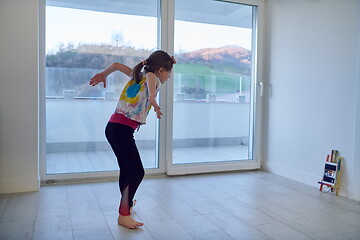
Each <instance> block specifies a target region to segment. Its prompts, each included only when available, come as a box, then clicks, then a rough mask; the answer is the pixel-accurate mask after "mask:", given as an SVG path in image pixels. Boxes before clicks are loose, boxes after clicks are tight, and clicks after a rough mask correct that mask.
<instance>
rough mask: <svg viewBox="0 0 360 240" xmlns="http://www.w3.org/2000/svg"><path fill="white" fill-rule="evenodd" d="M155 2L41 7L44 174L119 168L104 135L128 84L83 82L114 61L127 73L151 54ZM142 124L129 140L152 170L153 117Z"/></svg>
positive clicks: (59, 0)
mask: <svg viewBox="0 0 360 240" xmlns="http://www.w3.org/2000/svg"><path fill="white" fill-rule="evenodd" d="M157 4H158V1H157V0H141V1H136V3H133V2H132V1H128V0H117V1H81V2H79V1H75V0H56V1H55V0H48V1H46V149H47V162H46V166H47V174H59V173H78V172H94V171H110V170H117V169H118V165H117V161H116V158H115V155H114V154H113V152H112V151H111V148H110V145H109V144H108V143H107V141H106V138H105V134H104V129H105V126H106V124H107V121H108V120H109V118H110V116H111V114H112V113H113V112H114V110H115V107H116V104H117V99H118V97H119V95H120V92H121V90H122V88H123V87H124V85H125V83H126V82H127V81H128V80H129V79H128V77H127V76H125V75H124V74H122V73H120V72H116V73H113V74H112V75H110V76H109V78H108V84H107V87H106V88H103V86H95V87H91V86H90V85H89V81H90V78H91V77H92V76H93V75H95V74H96V73H98V72H100V71H102V70H103V69H104V68H105V67H106V66H108V65H110V64H111V63H113V62H121V63H124V64H126V65H128V66H129V67H133V66H134V65H135V64H137V62H139V61H141V60H143V59H145V58H147V57H148V55H149V54H150V52H152V51H154V50H155V49H157V26H158V16H157V9H158V5H157ZM144 6H145V7H144ZM150 114H154V113H153V111H151V113H150ZM148 119H149V120H148V123H147V124H146V125H145V126H142V129H141V130H142V131H140V132H139V133H136V134H135V135H136V136H135V138H136V140H137V145H138V148H139V151H140V154H141V156H142V160H143V163H144V167H145V168H157V167H158V162H157V157H156V153H155V142H156V134H155V132H156V121H155V116H149V118H148Z"/></svg>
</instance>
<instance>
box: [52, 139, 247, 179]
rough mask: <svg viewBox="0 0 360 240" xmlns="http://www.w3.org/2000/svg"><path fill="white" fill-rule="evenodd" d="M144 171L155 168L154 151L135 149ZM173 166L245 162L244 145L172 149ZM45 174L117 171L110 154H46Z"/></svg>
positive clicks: (114, 161) (102, 152) (101, 152)
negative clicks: (137, 150)
mask: <svg viewBox="0 0 360 240" xmlns="http://www.w3.org/2000/svg"><path fill="white" fill-rule="evenodd" d="M139 152H140V155H141V158H142V162H143V165H144V168H146V169H149V168H157V163H156V161H155V159H156V158H155V149H139ZM173 159H174V163H175V164H181V163H199V162H219V161H231V160H247V159H248V147H247V146H244V145H232V146H217V147H188V148H174V150H173ZM46 169H47V174H61V173H82V172H97V171H111V170H118V169H119V168H118V164H117V160H116V158H115V155H114V153H113V152H112V151H97V152H95V151H91V152H59V153H47V155H46Z"/></svg>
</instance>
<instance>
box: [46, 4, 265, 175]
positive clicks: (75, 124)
mask: <svg viewBox="0 0 360 240" xmlns="http://www.w3.org/2000/svg"><path fill="white" fill-rule="evenodd" d="M45 2H46V7H45V16H46V17H45V31H44V32H45V33H44V38H45V43H46V44H45V45H46V49H45V53H46V56H45V62H46V68H45V69H46V70H45V73H46V74H45V80H44V81H45V83H46V161H45V163H44V164H45V165H46V167H45V169H46V172H45V175H46V174H47V175H51V176H52V177H54V178H56V175H57V176H59V175H62V174H68V173H74V174H79V173H80V174H81V173H99V172H109V171H110V172H114V173H115V171H117V170H118V166H117V162H116V159H115V156H114V154H113V153H112V151H111V148H110V146H109V145H108V143H107V141H106V139H105V136H104V128H105V126H106V123H107V121H108V119H109V117H110V116H111V114H112V113H113V111H114V109H115V106H116V103H117V99H118V97H119V94H120V92H121V90H122V88H123V86H124V85H125V83H126V81H127V80H128V78H127V77H126V76H125V75H123V74H121V73H119V72H117V73H115V74H112V75H110V76H109V77H108V84H107V87H106V88H104V87H103V86H95V87H91V86H90V85H89V80H90V78H91V77H92V76H93V75H94V74H96V73H97V72H99V71H101V70H103V69H104V68H105V67H106V66H108V65H109V64H111V63H113V62H121V63H124V64H127V65H128V66H130V67H133V66H134V65H136V64H137V63H138V62H139V61H141V60H143V59H145V58H146V57H147V56H148V55H149V54H150V53H151V52H152V51H154V50H157V49H159V48H162V49H164V50H166V51H168V52H169V53H171V54H174V56H175V57H176V59H177V64H176V65H175V67H174V71H173V76H172V79H171V81H170V82H168V83H167V84H165V86H162V87H161V88H162V89H161V93H160V95H161V96H160V98H161V99H159V100H160V102H161V104H162V107H164V108H163V109H164V110H165V109H166V110H168V111H167V112H165V116H166V120H164V119H162V120H160V122H159V121H158V120H157V119H156V116H155V114H154V112H153V111H150V115H149V116H148V120H147V124H146V125H144V126H142V127H141V129H140V131H139V132H136V133H135V139H136V142H137V145H138V148H139V151H140V154H141V157H142V160H143V163H144V167H145V169H146V170H147V172H157V173H158V172H169V173H171V172H173V173H176V172H178V173H186V172H187V170H180V171H178V170H176V169H180V168H181V167H184V166H187V167H190V168H191V169H192V170H191V171H189V172H197V171H198V170H196V166H205V168H204V169H205V170H204V169H202V170H200V171H212V170H213V169H214V167H215V168H218V169H223V170H227V169H233V170H235V169H241V168H242V164H249V163H250V162H255V161H254V153H255V150H254V149H255V147H256V139H255V136H256V134H254V132H255V129H256V128H255V127H256V125H257V124H256V121H255V118H256V112H257V111H258V109H257V105H256V98H257V96H258V93H257V89H256V86H257V85H258V84H256V82H257V79H256V71H257V61H256V60H257V59H256V56H257V31H258V29H257V19H258V11H257V10H258V7H257V3H258V2H261V1H256V0H254V1H247V5H245V4H243V3H242V2H241V1H226V2H225V1H216V0H197V1H190V0H136V1H130V0H116V1H115V0H103V1H85V0H82V1H74V0H56V1H55V0H46V1H45ZM249 2H254V4H253V5H249ZM164 23H165V24H164ZM173 33H174V34H173ZM160 130H161V131H162V133H161V131H160ZM165 162H167V164H166V166H167V169H165V168H162V167H161V166H165ZM229 163H231V166H230V167H229V168H222V167H221V166H224V165H229ZM209 164H211V165H212V166H213V168H208V167H206V166H209ZM258 165H259V164H258V162H257V163H255V164H250V165H247V168H256V167H257V166H258ZM188 169H189V168H188ZM55 174H56V175H55Z"/></svg>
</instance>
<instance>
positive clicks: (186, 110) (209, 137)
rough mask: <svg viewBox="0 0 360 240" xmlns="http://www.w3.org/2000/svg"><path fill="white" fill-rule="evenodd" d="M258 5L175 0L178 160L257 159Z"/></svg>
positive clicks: (175, 152) (175, 145)
mask: <svg viewBox="0 0 360 240" xmlns="http://www.w3.org/2000/svg"><path fill="white" fill-rule="evenodd" d="M254 8H255V7H253V6H249V5H243V4H238V3H230V2H221V1H213V0H199V1H191V0H181V1H180V0H178V1H176V3H175V19H176V20H175V42H174V46H175V55H176V58H177V62H178V64H176V65H175V70H174V124H173V164H184V163H202V162H219V161H234V160H249V159H252V123H251V121H252V116H251V112H252V111H251V109H252V104H253V101H252V98H251V88H252V87H251V85H252V81H253V80H252V62H253V59H252V54H251V52H252V42H253V39H252V36H253V12H254Z"/></svg>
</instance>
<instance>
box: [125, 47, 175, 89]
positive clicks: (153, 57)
mask: <svg viewBox="0 0 360 240" xmlns="http://www.w3.org/2000/svg"><path fill="white" fill-rule="evenodd" d="M143 67H144V70H145V72H146V73H148V72H152V73H155V72H156V71H157V70H159V69H160V68H165V69H166V71H171V69H172V68H173V59H172V58H171V57H170V56H169V54H167V52H165V51H162V50H158V51H155V52H153V53H152V54H150V56H149V57H148V58H147V59H146V60H144V61H142V62H140V63H138V64H137V65H136V66H135V67H134V68H133V69H132V77H133V79H134V80H135V82H136V83H139V82H140V81H141V69H142V68H143Z"/></svg>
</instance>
